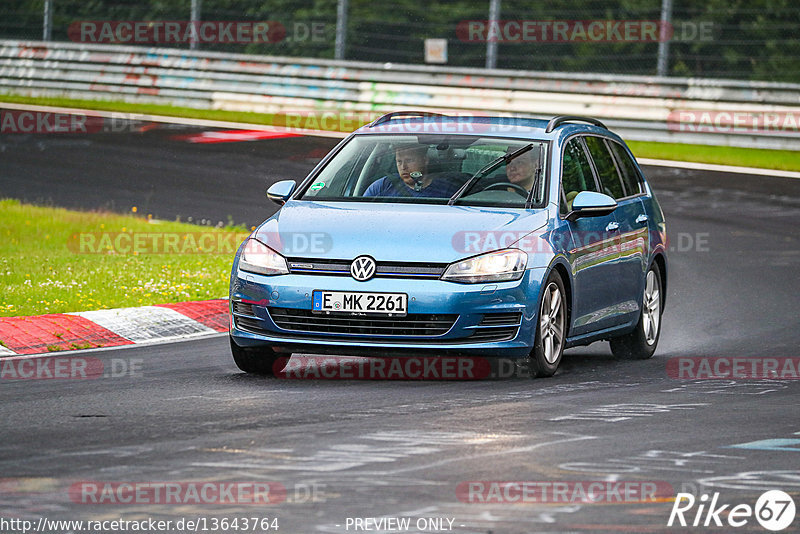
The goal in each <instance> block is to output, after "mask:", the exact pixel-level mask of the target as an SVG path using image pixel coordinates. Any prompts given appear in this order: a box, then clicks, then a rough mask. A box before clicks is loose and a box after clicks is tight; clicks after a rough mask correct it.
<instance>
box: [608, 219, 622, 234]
mask: <svg viewBox="0 0 800 534" xmlns="http://www.w3.org/2000/svg"><path fill="white" fill-rule="evenodd" d="M617 229H619V223H618V222H616V221H611V222H610V223H608V226H606V232H613V231H614V230H617Z"/></svg>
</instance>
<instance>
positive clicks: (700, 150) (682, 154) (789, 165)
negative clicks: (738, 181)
mask: <svg viewBox="0 0 800 534" xmlns="http://www.w3.org/2000/svg"><path fill="white" fill-rule="evenodd" d="M627 143H628V146H629V147H630V149H631V151H632V152H633V154H634V155H635V156H636V157H637V158H652V159H669V160H675V161H692V162H695V163H715V164H719V165H736V166H740V167H759V168H762V169H776V170H781V171H800V152H797V151H794V150H769V149H765V148H737V147H729V146H705V145H681V144H677V143H652V142H647V141H627Z"/></svg>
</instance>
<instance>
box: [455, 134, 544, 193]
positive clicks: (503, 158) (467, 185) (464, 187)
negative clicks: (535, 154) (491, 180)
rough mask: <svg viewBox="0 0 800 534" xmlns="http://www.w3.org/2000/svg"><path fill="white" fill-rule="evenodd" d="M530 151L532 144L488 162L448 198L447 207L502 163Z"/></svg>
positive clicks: (506, 162)
mask: <svg viewBox="0 0 800 534" xmlns="http://www.w3.org/2000/svg"><path fill="white" fill-rule="evenodd" d="M531 149H533V143H530V144H528V145H525V146H524V147H522V148H520V149H519V150H515V151H514V152H512V153H511V154H503V155H502V156H500V157H499V158H497V159H494V160H492V161H490V162H489V164H488V165H486V166H485V167H484V168H482V169H481V170H479V171H478V172H476V173H475V174H473V175H472V176H471V177H470V179H469V180H467V181H466V183H464V185H462V186H461V188H459V190H458V191H456V192H455V194H454V195H453V196H452V197H450V200H448V201H447V205H448V206H452V205H453V204H455V203H456V200H458V199H459V198H461V195H463V194H464V193H465V192H467V191H468V190H469V188H470V187H472V184H474V183H475V182H476V181H478V180H479V179H480V178H483V177H484V176H485V175H487V174H489V173H490V172H492V171H493V170H495V169H496V168H497V167H499V166H500V165H502V164H504V163H505V164H508V162H509V161H511V160H512V159H514V158H516V157H517V156H521V155H522V154H524V153H525V152H528V151H529V150H531Z"/></svg>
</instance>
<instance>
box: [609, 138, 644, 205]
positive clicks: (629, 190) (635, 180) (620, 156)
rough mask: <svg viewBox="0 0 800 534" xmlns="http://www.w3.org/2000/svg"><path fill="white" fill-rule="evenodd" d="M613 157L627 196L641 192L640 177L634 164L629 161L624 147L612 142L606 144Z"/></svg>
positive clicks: (629, 157)
mask: <svg viewBox="0 0 800 534" xmlns="http://www.w3.org/2000/svg"><path fill="white" fill-rule="evenodd" d="M608 144H609V146H610V147H611V151H612V152H613V153H614V157H615V158H616V159H617V164H618V166H619V172H620V174H622V185H624V186H625V194H626V195H627V196H632V195H638V194H639V193H641V192H642V187H641V177H640V176H639V171H638V170H637V169H636V164H635V163H634V162H633V160H632V159H631V156H630V155H629V154H628V151H627V150H625V147H623V146H622V145H620V144H619V143H615V142H613V141H611V142H609V143H608Z"/></svg>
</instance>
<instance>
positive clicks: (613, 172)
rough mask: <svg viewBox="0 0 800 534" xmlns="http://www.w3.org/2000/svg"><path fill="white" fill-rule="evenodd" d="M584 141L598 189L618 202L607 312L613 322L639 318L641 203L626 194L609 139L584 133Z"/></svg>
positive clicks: (642, 238)
mask: <svg viewBox="0 0 800 534" xmlns="http://www.w3.org/2000/svg"><path fill="white" fill-rule="evenodd" d="M585 141H586V147H587V148H588V149H589V154H590V155H591V157H592V163H593V164H594V168H595V170H596V172H597V177H598V179H599V180H600V187H601V191H602V192H603V193H605V194H606V195H608V196H610V197H612V198H613V199H614V200H616V201H617V209H616V210H614V214H615V216H616V219H617V223H618V224H619V228H618V229H617V231H618V238H619V253H618V255H617V257H616V259H615V260H614V261H615V262H616V263H617V267H616V269H615V270H614V272H615V274H616V277H617V278H615V279H614V280H613V281H611V282H612V283H613V284H614V286H615V288H616V297H615V302H614V306H613V308H612V309H611V310H609V313H610V314H611V315H612V316H614V317H616V318H617V320H616V321H615V323H617V324H622V323H625V322H629V321H631V320H634V319H636V317H638V311H639V306H640V304H641V303H640V300H641V298H640V296H641V294H642V290H643V286H642V284H643V282H644V272H643V269H644V266H643V263H644V251H645V246H646V239H647V224H646V221H647V219H646V218H644V221H643V220H642V217H643V216H644V206H643V205H642V202H641V199H640V198H639V197H638V191H636V193H635V194H632V195H628V194H627V192H626V189H625V186H624V184H623V182H622V178H621V176H620V172H619V166H618V164H617V162H616V160H615V159H614V156H613V155H612V153H611V150H610V147H609V146H608V144H607V143H608V141H607V140H606V139H604V138H602V137H597V136H587V137H586V139H585ZM642 222H645V224H642Z"/></svg>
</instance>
